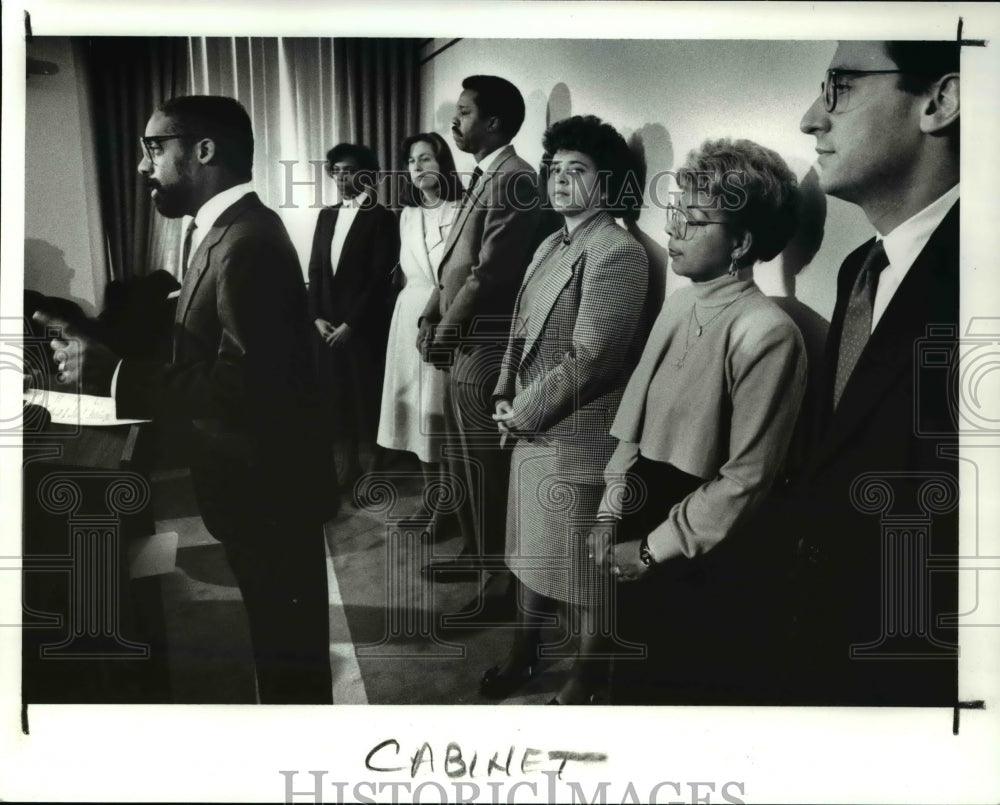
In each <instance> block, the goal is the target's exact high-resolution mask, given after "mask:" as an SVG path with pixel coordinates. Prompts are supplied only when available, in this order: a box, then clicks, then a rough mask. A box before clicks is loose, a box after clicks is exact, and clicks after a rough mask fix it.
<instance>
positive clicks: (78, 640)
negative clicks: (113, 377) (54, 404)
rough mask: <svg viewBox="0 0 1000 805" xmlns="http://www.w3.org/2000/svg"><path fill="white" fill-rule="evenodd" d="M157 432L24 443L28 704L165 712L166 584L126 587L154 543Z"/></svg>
mask: <svg viewBox="0 0 1000 805" xmlns="http://www.w3.org/2000/svg"><path fill="white" fill-rule="evenodd" d="M150 428H151V426H150V425H145V424H143V425H137V424H131V425H119V426H114V427H101V428H92V427H81V426H78V425H53V424H51V423H49V424H46V425H44V426H43V427H41V428H39V429H37V430H33V431H32V432H30V433H26V434H25V436H24V452H23V466H22V478H23V500H22V503H23V506H22V512H23V531H22V547H23V551H22V555H23V560H22V604H23V606H22V632H21V633H22V655H21V659H22V663H21V669H22V702H23V703H24V704H36V703H38V704H42V703H51V704H56V703H60V704H80V703H156V702H166V701H169V684H168V683H169V677H168V673H167V664H166V650H165V645H166V642H165V639H164V635H165V627H164V618H163V609H162V599H161V595H160V586H159V579H158V578H157V577H151V578H147V579H138V580H134V581H133V580H131V579H130V578H129V563H128V548H129V544H130V542H132V541H133V540H135V539H138V538H141V537H147V536H149V535H151V534H153V532H154V523H153V514H152V509H151V502H150V488H149V481H148V467H149V461H148V458H147V454H148V450H149V448H148V446H147V445H148V443H149V442H150V441H151V436H150Z"/></svg>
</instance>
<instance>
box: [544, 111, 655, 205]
mask: <svg viewBox="0 0 1000 805" xmlns="http://www.w3.org/2000/svg"><path fill="white" fill-rule="evenodd" d="M542 148H544V149H545V157H544V159H543V162H542V178H543V179H544V180H547V178H548V164H549V162H550V161H551V159H552V157H553V156H555V153H556V151H579V152H581V153H583V154H586V155H587V156H588V157H590V158H591V159H592V160H593V161H594V165H595V167H596V168H597V170H598V173H599V174H601V184H600V187H601V188H602V189H603V190H604V191H605V199H606V202H605V205H604V209H605V210H607V211H608V212H609V213H611V214H612V215H613V216H614V217H615V218H625V219H626V220H632V221H634V220H636V219H637V218H638V217H639V210H640V208H641V207H642V183H641V182H640V181H639V179H638V172H637V170H636V161H635V158H634V156H633V154H632V151H631V150H629V147H628V143H626V142H625V138H624V137H622V135H621V134H619V133H618V130H617V129H616V128H615V127H614V126H612V125H611V124H610V123H605V122H604V121H603V120H601V119H600V118H599V117H595V116H594V115H574V116H573V117H568V118H566V119H565V120H560V121H558V122H556V123H553V124H552V125H551V126H550V127H549V129H548V131H546V132H545V134H544V136H543V137H542Z"/></svg>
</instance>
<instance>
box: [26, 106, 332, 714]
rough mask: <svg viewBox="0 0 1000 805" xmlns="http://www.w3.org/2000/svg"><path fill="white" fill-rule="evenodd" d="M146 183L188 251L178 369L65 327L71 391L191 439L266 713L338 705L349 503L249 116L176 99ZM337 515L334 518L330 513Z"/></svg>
mask: <svg viewBox="0 0 1000 805" xmlns="http://www.w3.org/2000/svg"><path fill="white" fill-rule="evenodd" d="M141 141H142V150H143V156H142V160H141V161H140V162H139V165H138V171H139V173H140V174H141V175H142V176H143V177H144V178H145V180H146V184H147V186H148V187H149V188H150V192H151V195H152V200H153V203H154V204H155V206H156V208H157V210H158V211H159V213H160V214H161V215H164V216H166V217H168V218H180V217H182V216H185V215H187V216H193V220H192V222H191V224H190V225H189V226H188V228H187V231H186V233H185V238H184V248H183V256H182V266H181V270H182V272H183V280H182V285H181V291H180V298H179V299H178V303H177V314H176V318H175V323H174V344H173V361H172V362H171V363H167V364H163V363H157V362H153V361H142V360H132V359H127V360H120V359H119V358H118V356H117V355H115V354H113V353H112V352H111V351H110V350H109V349H108V348H107V347H106V346H104V345H102V344H100V343H99V342H96V341H93V340H91V339H89V338H87V337H86V336H84V335H82V334H80V333H78V332H74V330H73V328H71V327H67V326H66V323H65V322H63V321H60V320H58V319H56V318H53V317H50V316H47V315H46V314H43V313H39V314H36V320H38V321H40V322H41V323H42V324H45V325H47V326H52V327H60V326H61V327H63V335H64V338H62V339H55V340H53V341H52V349H53V357H54V359H55V361H56V364H57V368H58V372H59V374H58V375H57V380H58V381H59V382H60V383H61V384H67V385H70V386H73V387H75V388H77V389H79V390H80V391H82V392H83V393H88V394H96V395H103V396H108V395H110V396H112V397H113V398H114V399H115V404H116V408H117V415H118V416H119V417H121V418H147V419H148V418H151V419H154V420H155V421H156V422H157V423H158V424H159V425H160V426H161V427H162V428H163V429H165V430H169V432H170V433H171V435H174V433H177V434H178V436H179V437H183V438H184V439H185V445H186V447H187V449H188V451H189V452H188V460H189V463H190V466H191V475H192V480H193V484H194V488H195V494H196V497H197V499H198V506H199V509H200V511H201V515H202V518H203V520H204V522H205V525H206V527H207V528H208V530H209V531H210V532H211V533H212V535H213V536H214V537H216V538H217V539H218V540H219V541H220V542H221V543H222V544H223V546H224V547H225V550H226V556H227V558H228V560H229V564H230V566H231V567H232V569H233V572H234V574H235V576H236V579H237V582H238V583H239V587H240V591H241V593H242V595H243V602H244V605H245V606H246V611H247V616H248V620H249V624H250V634H251V639H252V642H253V652H254V660H255V665H256V671H257V690H258V696H259V699H260V701H261V702H262V703H265V704H267V703H271V704H278V703H313V704H320V703H330V702H331V699H332V694H331V691H332V685H331V675H330V664H329V626H328V621H329V617H328V613H329V610H328V606H329V604H328V598H327V581H326V559H325V553H324V546H323V530H322V522H323V520H324V519H325V517H327V516H332V511H331V509H332V508H335V505H336V500H337V491H336V485H335V481H333V480H332V476H330V475H328V474H326V473H324V472H322V471H321V466H322V465H321V461H322V459H321V458H320V457H319V456H318V455H317V456H316V457H315V458H313V457H312V456H313V454H314V452H315V451H314V450H313V449H312V447H310V445H313V444H316V443H318V442H321V441H322V440H318V439H316V438H315V436H316V434H315V432H314V431H313V430H312V428H311V425H312V424H313V423H315V422H316V421H317V420H316V418H315V417H312V416H311V409H310V405H311V396H310V390H311V385H312V384H311V376H310V368H309V366H310V364H309V347H308V340H307V338H308V329H307V328H308V316H307V313H306V292H305V286H304V284H303V280H302V272H301V270H300V267H299V262H298V257H297V255H296V252H295V249H294V247H293V246H292V243H291V241H290V240H289V237H288V234H287V232H286V231H285V227H284V225H283V224H282V223H281V221H280V219H279V218H278V216H277V214H275V213H274V212H273V211H272V210H270V209H268V208H267V207H265V206H264V205H263V204H262V203H261V201H260V199H259V198H258V197H257V194H256V193H254V192H253V189H252V187H251V185H250V178H251V171H252V165H253V148H254V141H253V131H252V128H251V125H250V118H249V117H248V115H247V113H246V110H245V109H244V108H243V107H242V106H241V105H240V103H239V102H238V101H236V100H234V99H232V98H225V97H218V96H188V97H179V98H174V99H172V100H169V101H167V102H166V103H164V104H163V105H162V106H160V108H159V109H157V110H156V111H155V112H154V113H153V115H152V117H151V118H150V119H149V122H148V123H147V124H146V131H145V136H144V137H142V138H141ZM324 508H325V510H324Z"/></svg>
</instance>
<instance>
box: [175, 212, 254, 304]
mask: <svg viewBox="0 0 1000 805" xmlns="http://www.w3.org/2000/svg"><path fill="white" fill-rule="evenodd" d="M254 204H260V199H259V198H257V194H256V193H247V194H246V195H245V196H243V198H241V199H239V200H238V201H237V202H236V203H234V204H232V205H231V206H229V207H228V208H227V209H226V210H225V211H223V213H222V215H220V216H219V217H218V218H217V219H216V221H215V223H214V224H213V225H212V228H211V229H210V230H208V234H207V235H205V237H204V238H202V241H201V243H199V244H198V248H197V249H195V252H194V254H192V255H191V264H190V265H189V266H188V270H187V271H185V272H184V281H183V282H182V283H181V294H180V297H179V298H178V299H177V314H176V317H175V320H176V321H178V322H181V323H183V321H184V318H185V317H186V316H187V312H188V308H190V306H191V300H192V299H193V298H194V296H195V294H196V293H197V292H198V287H199V286H200V285H201V281H202V280H203V279H204V277H205V274H206V273H207V271H208V267H209V263H210V262H211V256H212V249H214V248H215V247H216V246H217V245H218V243H219V241H220V240H222V238H223V236H224V235H225V234H226V230H227V229H228V228H229V225H230V224H231V223H232V222H233V221H235V220H236V219H237V218H239V217H240V215H242V214H243V211H244V210H246V209H247V208H248V207H250V206H252V205H254Z"/></svg>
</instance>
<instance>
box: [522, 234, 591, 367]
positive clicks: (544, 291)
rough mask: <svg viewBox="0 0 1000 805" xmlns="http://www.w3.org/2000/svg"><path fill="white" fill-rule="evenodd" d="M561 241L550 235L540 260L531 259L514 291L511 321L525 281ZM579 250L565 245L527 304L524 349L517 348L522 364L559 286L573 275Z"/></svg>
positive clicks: (542, 327) (550, 307)
mask: <svg viewBox="0 0 1000 805" xmlns="http://www.w3.org/2000/svg"><path fill="white" fill-rule="evenodd" d="M561 243H562V241H561V239H559V238H553V239H552V242H551V244H550V245H549V247H548V248H547V249H545V251H544V253H540V254H539V257H540V258H541V259H538V260H535V261H534V264H533V265H532V266H531V268H530V269H529V271H530V273H528V274H526V275H525V278H524V282H523V283H522V285H521V290H520V291H519V292H518V296H517V304H516V305H515V307H514V316H515V321H516V320H517V318H516V317H517V316H518V315H519V314H520V312H521V294H523V293H524V289H525V288H526V287H527V285H528V282H529V280H530V279H531V278H532V276H534V274H535V273H536V272H537V270H538V267H539V266H541V265H542V264H543V263H544V262H545V261H546V260H547V259H548V258H549V257H550V256H551V255H552V252H553V251H555V250H556V249H558V248H559V246H560V244H561ZM582 252H583V250H582V248H580V247H579V246H578V245H577V244H575V243H574V244H573V246H571V247H570V248H568V249H567V250H566V252H565V254H563V255H562V256H561V257H560V258H559V261H558V262H557V263H556V264H555V265H554V266H552V268H551V269H549V270H548V271H547V272H546V274H545V277H544V278H543V279H542V282H541V284H540V285H539V286H538V289H537V291H536V295H535V298H534V299H533V300H532V303H531V317H530V318H529V319H528V322H527V326H526V329H525V333H524V349H522V351H521V364H522V365H523V364H524V363H525V362H526V361H527V359H528V356H529V355H530V354H531V350H532V348H533V347H534V346H535V343H536V342H537V341H538V336H540V335H541V334H542V330H543V329H544V328H545V322H546V321H548V318H549V314H551V313H552V307H553V305H555V303H556V300H557V299H558V298H559V294H561V293H562V290H563V288H565V287H566V284H567V283H568V282H569V281H570V280H571V279H572V278H573V274H574V273H575V272H576V264H577V262H578V261H579V259H580V257H581V255H582Z"/></svg>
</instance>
